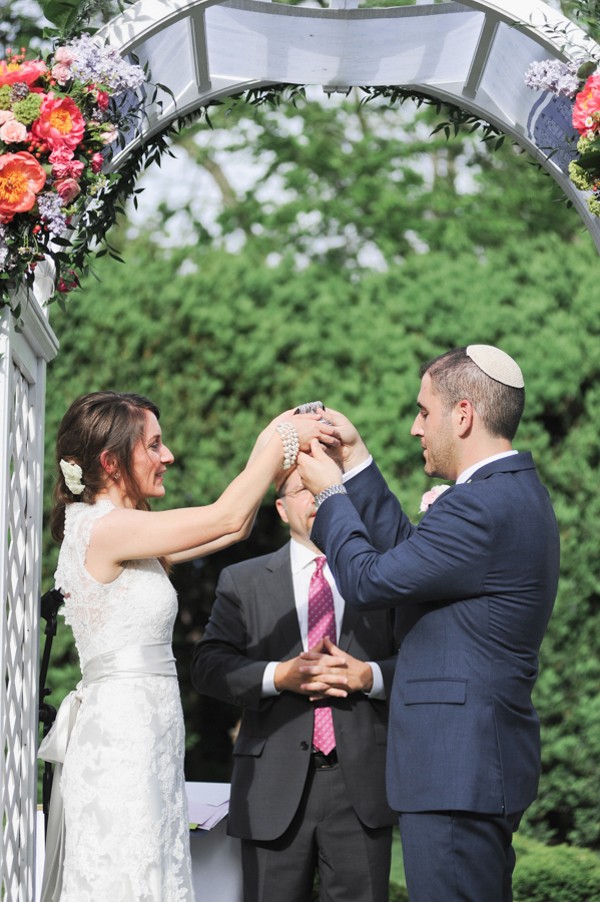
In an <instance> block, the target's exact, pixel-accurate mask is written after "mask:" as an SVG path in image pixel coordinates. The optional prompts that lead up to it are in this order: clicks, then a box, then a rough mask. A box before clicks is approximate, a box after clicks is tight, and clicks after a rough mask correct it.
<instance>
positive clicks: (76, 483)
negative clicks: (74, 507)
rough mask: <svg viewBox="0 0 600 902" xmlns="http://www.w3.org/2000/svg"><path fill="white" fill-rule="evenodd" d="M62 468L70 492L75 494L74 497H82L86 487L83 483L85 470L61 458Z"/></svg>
mask: <svg viewBox="0 0 600 902" xmlns="http://www.w3.org/2000/svg"><path fill="white" fill-rule="evenodd" d="M60 468H61V470H62V474H63V476H64V477H65V483H66V486H67V488H68V489H69V491H71V492H73V494H74V495H81V493H82V492H83V490H84V488H85V486H84V484H83V482H82V481H81V477H82V476H83V470H82V469H81V467H80V466H79V464H72V463H70V461H68V460H62V458H61V461H60Z"/></svg>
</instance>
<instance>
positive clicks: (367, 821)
mask: <svg viewBox="0 0 600 902" xmlns="http://www.w3.org/2000/svg"><path fill="white" fill-rule="evenodd" d="M282 480H283V481H282V482H281V484H279V485H278V498H277V500H276V507H277V511H278V513H279V516H280V517H281V519H282V521H283V522H284V523H285V524H287V526H288V527H289V531H290V541H289V542H288V543H287V544H286V545H285V546H284V547H283V548H281V549H279V550H278V551H276V552H275V553H273V554H268V555H264V556H262V557H259V558H255V559H253V560H248V561H244V562H242V563H239V564H235V565H233V566H231V567H228V568H227V569H225V570H224V571H223V572H222V574H221V577H220V579H219V583H218V586H217V592H216V600H215V603H214V605H213V608H212V613H211V617H210V620H209V622H208V624H207V627H206V632H205V635H204V637H203V639H202V640H201V641H200V642H199V643H198V645H197V646H196V649H195V652H194V658H193V663H192V680H193V683H194V686H195V688H196V689H197V690H198V692H201V693H203V694H206V695H211V696H214V697H216V698H220V699H222V700H223V701H226V702H228V703H233V704H237V705H240V706H241V707H242V709H243V714H242V720H241V727H240V731H239V735H238V738H237V741H236V743H235V747H234V751H233V755H234V764H233V776H232V784H231V802H230V812H229V821H228V832H229V833H230V834H231V835H232V836H238V837H240V838H241V847H242V868H243V878H244V902H272V900H273V899H296V900H300V899H301V900H306V902H310V900H311V898H312V888H313V882H314V878H315V873H316V872H317V871H318V875H319V882H320V886H321V898H322V899H326V898H327V899H329V898H339V899H344V900H346V902H387V899H388V884H389V872H390V854H391V839H392V825H393V824H394V823H395V822H396V815H395V813H394V812H393V811H392V810H391V809H390V808H389V806H388V804H387V802H386V795H385V756H386V740H387V718H388V710H387V698H388V696H389V692H390V689H391V683H392V679H393V673H394V667H395V663H396V644H395V641H394V630H393V615H392V614H391V613H390V612H389V611H373V612H367V613H362V614H361V613H358V612H357V611H356V609H353V608H351V607H349V606H348V607H347V606H346V605H345V604H344V600H343V598H342V596H341V595H340V592H339V590H338V588H337V586H336V584H335V582H334V580H333V577H332V575H331V572H330V570H329V567H328V565H327V562H326V560H325V558H324V557H323V555H322V554H321V552H320V551H319V549H318V548H317V547H316V546H315V545H314V544H313V543H312V542H311V539H310V534H311V529H312V524H313V521H314V518H315V515H316V507H315V500H314V498H313V496H312V495H311V494H310V492H309V491H308V490H306V489H305V488H304V487H303V485H302V482H301V480H300V477H299V475H298V473H297V471H295V470H294V471H293V472H292V473H291V475H289V476H287V478H286V477H285V475H284V476H282Z"/></svg>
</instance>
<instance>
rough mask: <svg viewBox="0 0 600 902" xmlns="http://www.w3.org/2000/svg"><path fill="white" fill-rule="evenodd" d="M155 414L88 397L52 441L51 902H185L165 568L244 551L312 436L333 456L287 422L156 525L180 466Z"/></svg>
mask: <svg viewBox="0 0 600 902" xmlns="http://www.w3.org/2000/svg"><path fill="white" fill-rule="evenodd" d="M159 415H160V414H159V410H158V408H157V407H156V406H155V405H154V404H153V403H152V402H151V401H149V400H148V399H147V398H144V397H141V396H139V395H134V394H121V393H117V392H94V393H92V394H88V395H84V396H83V397H80V398H78V399H77V400H76V401H74V403H73V404H72V405H71V407H70V408H69V410H68V411H67V413H66V414H65V416H64V418H63V420H62V422H61V425H60V428H59V432H58V438H57V444H56V457H57V463H58V466H59V471H58V472H59V475H58V480H57V483H56V488H55V493H54V506H53V509H52V513H51V527H52V534H53V537H54V538H55V539H56V540H57V541H58V542H61V543H62V544H61V549H60V553H59V559H58V567H57V570H56V575H55V579H56V586H57V588H59V589H60V590H61V591H62V593H63V595H64V597H65V604H64V608H63V611H64V615H65V620H66V622H67V623H69V624H70V625H71V627H72V629H73V634H74V637H75V642H76V646H77V651H78V654H79V659H80V665H81V671H82V681H81V683H80V684H79V685H78V687H77V690H76V691H75V692H73V693H71V695H70V696H69V697H67V699H65V702H63V705H62V706H61V709H60V711H59V714H58V716H57V720H56V723H55V725H54V727H53V729H52V731H51V732H50V734H49V735H48V736H47V737H46V739H45V740H44V741H43V743H42V745H41V747H40V757H43V758H45V760H51V761H54V762H56V764H57V767H56V769H55V779H54V787H53V797H52V803H51V812H50V821H49V827H48V838H47V850H46V864H45V870H44V880H43V887H42V900H43V902H50V900H52V902H59V900H60V902H192V900H193V898H194V895H193V889H192V883H191V867H190V852H189V832H188V831H189V828H188V819H187V810H186V798H185V782H184V774H183V755H184V727H183V717H182V710H181V702H180V697H179V690H178V686H177V677H176V671H175V661H174V658H173V654H172V651H171V638H172V630H173V623H174V620H175V614H176V608H177V599H176V594H175V591H174V589H173V587H172V585H171V583H170V581H169V578H168V576H167V570H168V567H169V565H170V564H171V563H175V562H178V561H185V560H189V559H191V558H195V557H199V556H202V555H206V554H209V553H211V552H213V551H216V550H217V549H219V548H224V547H225V546H227V545H230V544H232V543H233V542H237V541H239V540H240V539H243V538H245V537H246V536H247V535H248V533H249V532H250V529H251V528H252V524H253V522H254V517H255V515H256V512H257V510H258V507H259V505H260V502H261V499H262V497H263V495H264V493H265V492H266V491H267V489H268V487H269V485H270V484H271V482H272V481H273V479H274V478H275V476H276V475H277V473H278V472H279V471H280V470H281V469H282V467H283V468H284V469H289V468H291V467H292V466H293V465H294V464H295V461H296V457H297V454H298V451H299V450H300V449H302V450H304V449H306V450H308V449H309V447H310V442H311V440H312V439H314V438H317V439H318V440H319V441H321V442H322V443H323V444H325V445H334V444H336V443H337V440H336V439H335V437H334V436H333V432H334V430H333V428H332V427H331V426H329V425H328V424H326V423H323V422H320V421H319V414H307V415H300V416H292V411H289V412H288V413H286V414H283V415H282V416H280V417H277V419H276V420H273V422H272V423H271V424H270V425H269V426H268V427H267V428H266V429H265V430H264V431H263V432H262V433H261V435H260V436H259V438H258V439H257V442H256V444H255V447H254V449H253V451H252V454H251V455H250V459H249V460H248V463H247V465H246V467H245V468H244V470H243V471H242V472H241V473H240V474H239V475H238V476H237V477H236V478H235V479H234V480H233V482H231V484H230V485H229V486H228V487H227V488H226V489H225V491H224V492H223V493H222V495H221V496H220V497H219V498H218V499H217V500H216V501H215V502H214V503H212V504H207V505H205V506H203V507H190V508H182V509H173V510H166V511H161V512H150V510H149V507H148V501H147V499H149V498H160V497H162V496H163V495H164V494H165V476H166V474H167V468H168V466H169V465H170V464H171V463H173V455H172V454H171V452H170V451H169V449H168V448H167V446H166V445H165V444H164V443H163V440H162V434H161V428H160V425H159ZM61 764H62V769H61Z"/></svg>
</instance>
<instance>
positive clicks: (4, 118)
mask: <svg viewBox="0 0 600 902" xmlns="http://www.w3.org/2000/svg"><path fill="white" fill-rule="evenodd" d="M14 118H15V114H14V113H13V111H12V110H0V125H4V123H5V122H9V121H10V120H11V119H14Z"/></svg>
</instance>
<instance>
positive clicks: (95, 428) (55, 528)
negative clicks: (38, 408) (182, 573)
mask: <svg viewBox="0 0 600 902" xmlns="http://www.w3.org/2000/svg"><path fill="white" fill-rule="evenodd" d="M146 410H149V411H151V413H153V414H154V415H155V416H156V418H157V419H159V418H160V410H159V409H158V407H157V406H156V404H154V403H153V402H152V401H150V400H149V398H146V397H144V396H143V395H136V394H133V393H130V392H115V391H99V392H91V393H90V394H87V395H82V396H81V397H79V398H77V399H76V400H75V401H73V403H72V404H71V406H70V407H69V409H68V410H67V412H66V413H65V415H64V417H63V418H62V420H61V423H60V426H59V429H58V435H57V438H56V466H57V479H56V485H55V487H54V504H53V507H52V511H51V513H50V529H51V532H52V537H53V538H54V539H55V541H57V542H62V540H63V538H64V522H65V517H64V510H65V505H67V504H72V503H73V502H83V503H84V504H86V503H87V504H93V503H94V501H95V500H96V497H97V495H98V493H99V492H100V491H101V490H102V489H103V488H105V487H106V480H107V474H106V471H105V470H104V468H103V466H102V464H101V462H100V455H101V454H102V452H103V451H108V452H109V454H110V455H111V456H112V458H113V459H114V461H115V463H116V469H117V470H118V474H119V480H120V481H122V484H123V486H124V488H125V491H126V494H127V497H128V498H129V499H130V500H131V502H132V504H133V506H134V507H135V508H136V509H137V510H148V509H149V505H148V502H147V501H146V499H145V498H144V497H143V495H142V493H141V491H140V487H139V485H138V482H137V479H136V476H135V473H134V469H133V451H134V448H135V446H136V445H137V444H138V442H139V441H140V440H141V439H142V438H143V435H144V425H145V411H146ZM61 460H63V461H67V462H68V463H73V464H78V465H79V466H80V467H81V471H82V476H81V482H82V483H83V486H84V488H83V492H82V493H81V494H79V495H77V494H74V493H73V492H72V491H71V489H69V488H68V487H67V485H66V482H65V479H64V477H63V474H62V471H61V469H60V461H61Z"/></svg>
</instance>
